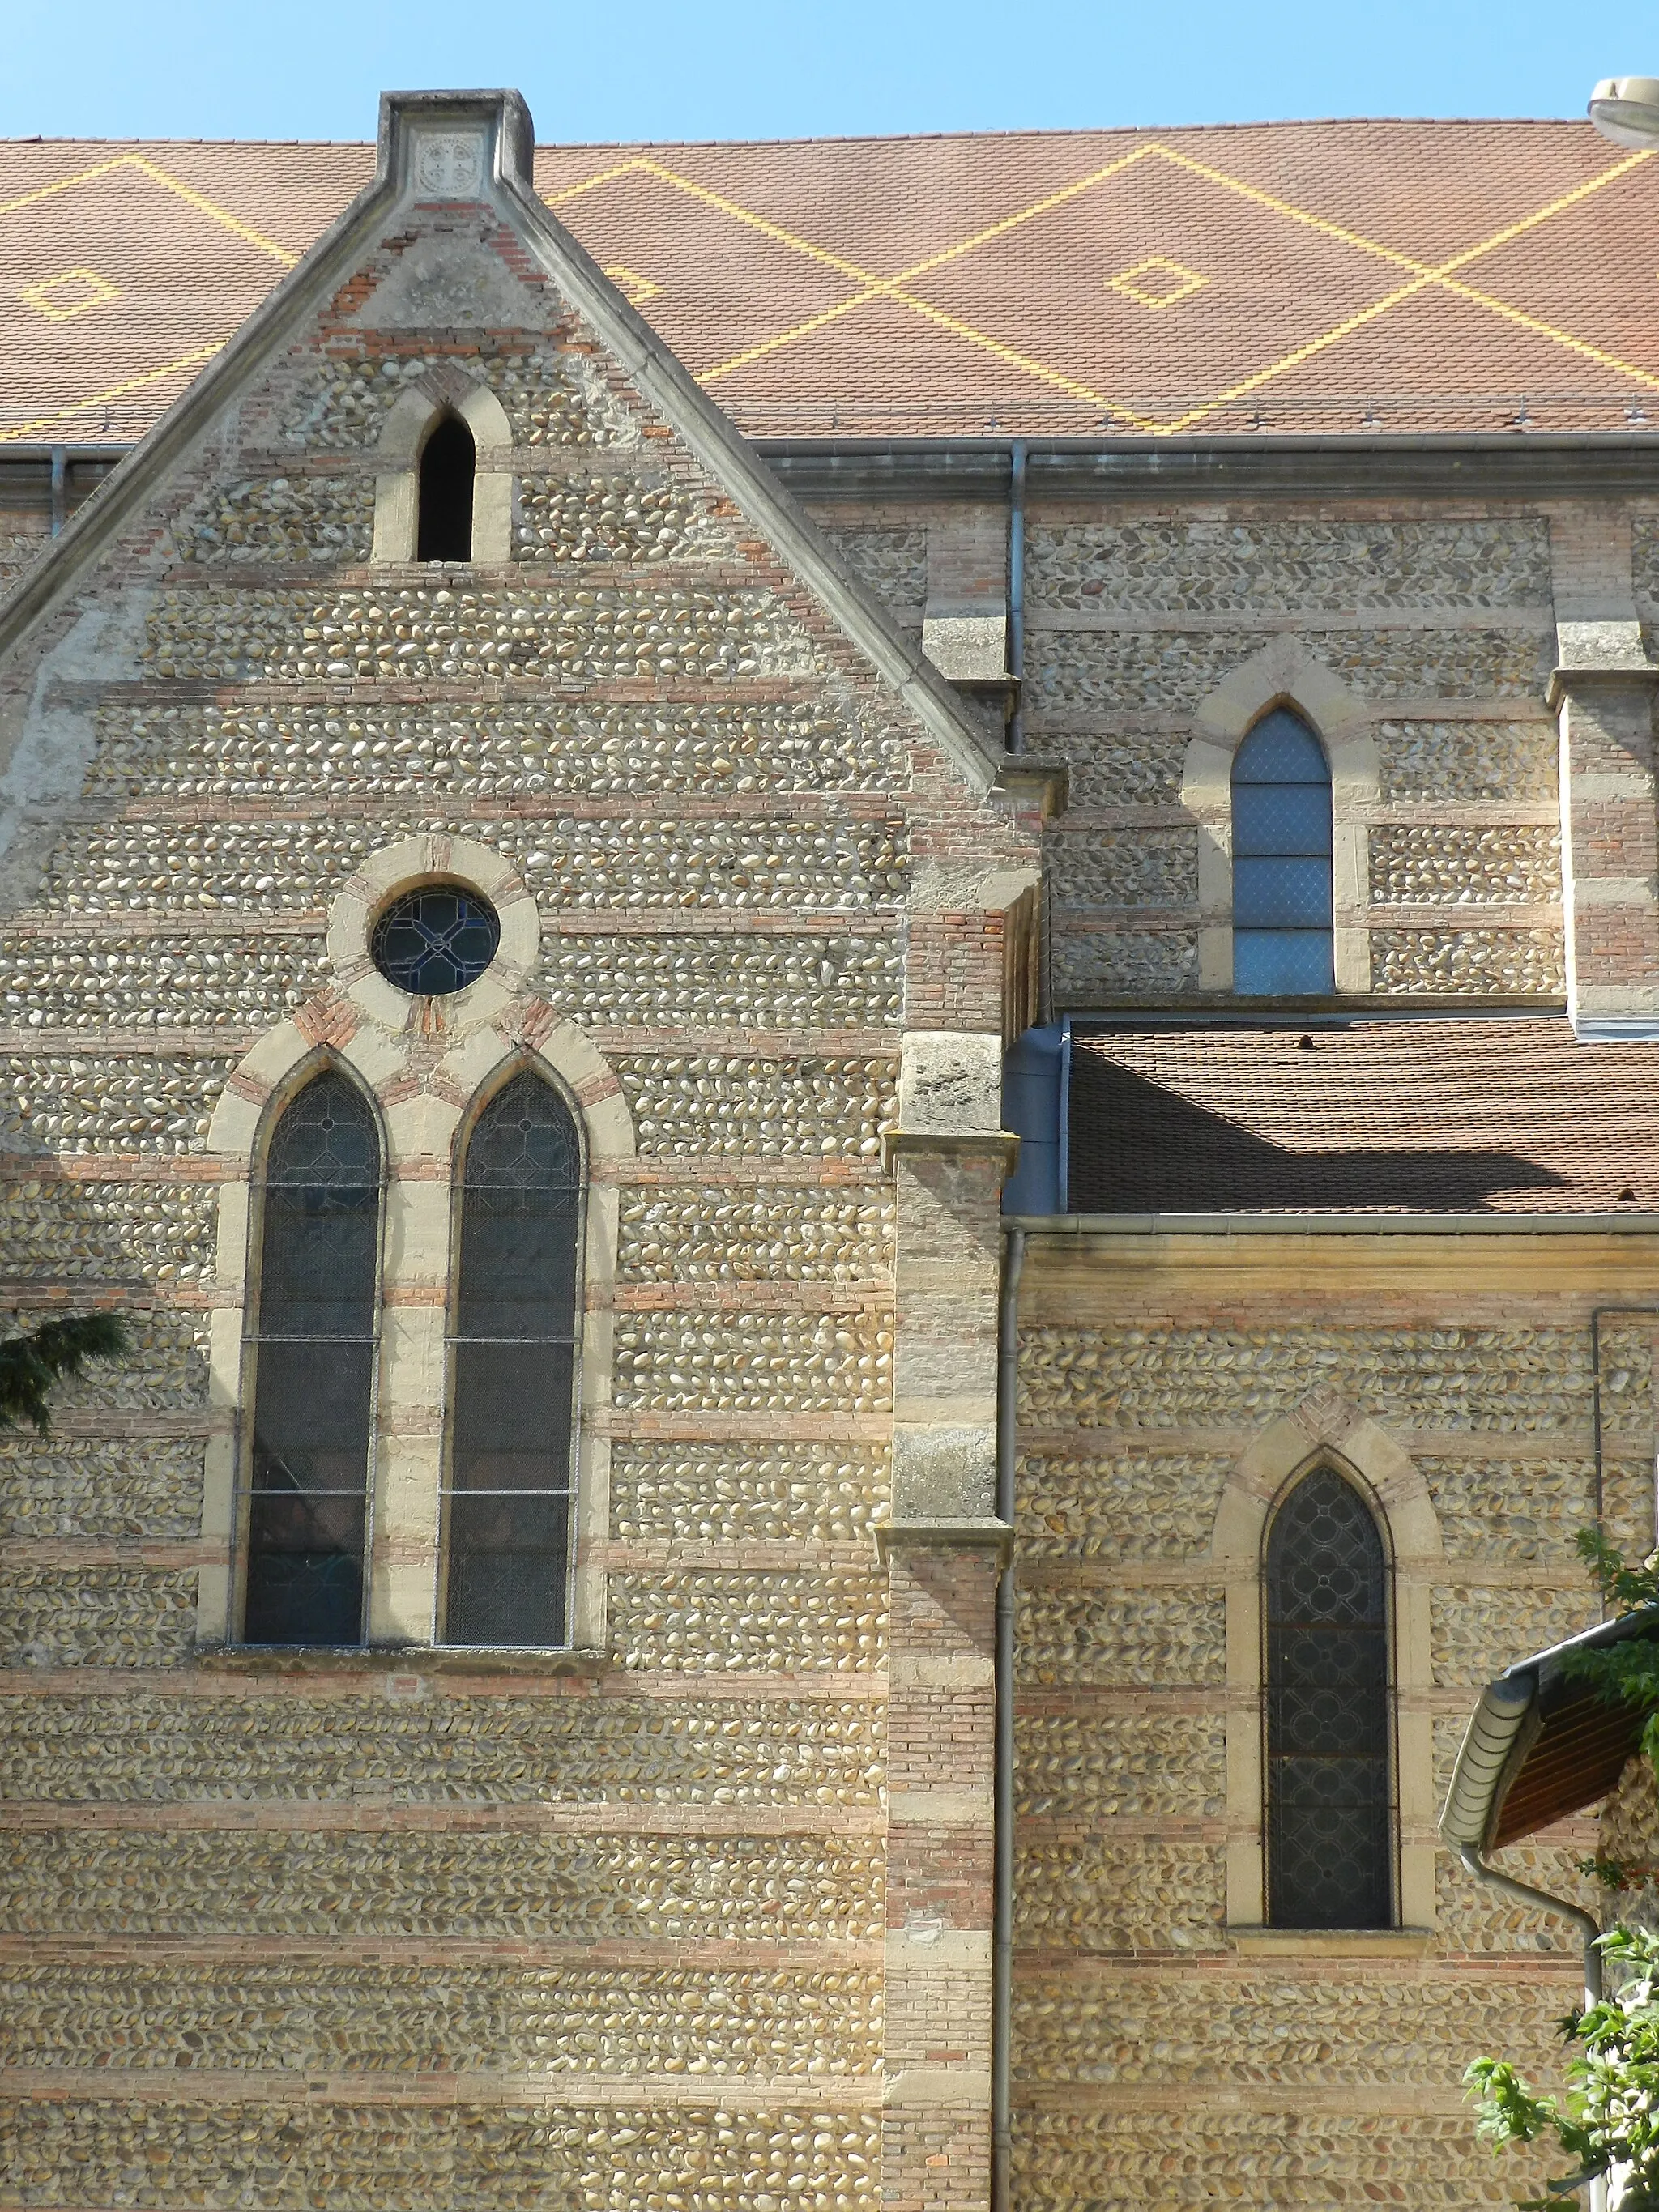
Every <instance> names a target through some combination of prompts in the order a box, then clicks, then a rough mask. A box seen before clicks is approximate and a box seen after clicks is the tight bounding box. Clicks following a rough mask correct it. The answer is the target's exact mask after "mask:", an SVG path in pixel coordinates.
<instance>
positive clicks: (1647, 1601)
mask: <svg viewBox="0 0 1659 2212" xmlns="http://www.w3.org/2000/svg"><path fill="white" fill-rule="evenodd" d="M1578 1551H1579V1555H1580V1557H1581V1558H1582V1559H1583V1561H1584V1563H1585V1565H1587V1566H1588V1567H1589V1571H1590V1573H1591V1574H1592V1576H1593V1577H1595V1581H1596V1583H1598V1584H1599V1586H1600V1588H1601V1595H1602V1597H1603V1598H1604V1599H1605V1600H1606V1601H1607V1604H1608V1606H1609V1607H1611V1608H1613V1609H1614V1610H1616V1611H1617V1612H1618V1613H1644V1612H1647V1611H1649V1610H1650V1609H1655V1608H1659V1553H1655V1554H1654V1556H1653V1557H1652V1558H1651V1559H1648V1560H1645V1561H1644V1563H1643V1564H1642V1565H1640V1566H1635V1567H1632V1566H1628V1565H1626V1562H1625V1560H1624V1559H1623V1558H1622V1557H1621V1555H1620V1553H1618V1552H1616V1551H1614V1550H1613V1547H1612V1546H1611V1545H1610V1544H1609V1543H1608V1542H1607V1540H1606V1538H1605V1537H1604V1536H1603V1535H1602V1534H1601V1532H1600V1530H1599V1529H1595V1528H1586V1529H1584V1530H1583V1531H1582V1532H1581V1533H1580V1535H1579V1538H1578ZM1567 1668H1568V1672H1569V1674H1571V1678H1572V1679H1573V1680H1577V1681H1580V1682H1582V1683H1583V1684H1584V1686H1585V1687H1586V1688H1588V1689H1593V1690H1595V1692H1597V1694H1598V1695H1599V1696H1601V1697H1603V1698H1605V1699H1607V1701H1608V1702H1609V1703H1610V1704H1613V1705H1634V1706H1636V1707H1637V1708H1638V1710H1639V1711H1644V1712H1645V1713H1646V1714H1647V1716H1648V1719H1647V1723H1646V1725H1645V1727H1644V1731H1643V1736H1642V1747H1643V1750H1644V1753H1646V1755H1647V1758H1648V1759H1649V1761H1650V1764H1651V1765H1653V1766H1654V1768H1655V1771H1656V1772H1659V1643H1650V1642H1648V1641H1647V1640H1646V1639H1645V1638H1631V1639H1630V1640H1629V1641H1628V1642H1626V1643H1624V1644H1613V1645H1610V1646H1608V1647H1607V1648H1606V1649H1604V1650H1599V1651H1580V1652H1577V1653H1575V1654H1574V1655H1573V1656H1572V1657H1571V1659H1570V1660H1569V1661H1568V1662H1567ZM1579 1870H1580V1872H1581V1873H1584V1874H1593V1875H1595V1877H1596V1879H1597V1880H1598V1881H1602V1882H1604V1883H1606V1884H1607V1887H1609V1888H1613V1889H1623V1888H1625V1887H1627V1886H1628V1885H1629V1884H1630V1883H1631V1882H1632V1881H1640V1880H1643V1879H1644V1878H1646V1877H1648V1876H1649V1875H1650V1874H1651V1872H1652V1869H1650V1868H1648V1867H1646V1866H1639V1867H1638V1866H1628V1867H1627V1866H1625V1865H1623V1864H1622V1863H1620V1862H1619V1861H1617V1860H1613V1859H1600V1858H1598V1859H1588V1860H1584V1861H1583V1862H1581V1863H1580V1869H1579ZM1601 1954H1602V1957H1603V1958H1604V1960H1607V1963H1608V1964H1609V1965H1611V1966H1613V1968H1614V1969H1615V1970H1616V1972H1617V1974H1618V1976H1619V1977H1620V1987H1619V1989H1618V1991H1617V1994H1616V1995H1614V1996H1610V1997H1607V1998H1606V1999H1605V2000H1604V2001H1603V2002H1601V2003H1600V2004H1598V2005H1595V2006H1592V2007H1591V2008H1590V2009H1589V2011H1587V2012H1575V2013H1571V2014H1570V2015H1568V2017H1567V2018H1566V2019H1565V2021H1562V2023H1561V2033H1562V2036H1563V2038H1564V2039H1565V2042H1566V2043H1567V2045H1568V2046H1569V2056H1568V2058H1567V2061H1566V2072H1567V2080H1568V2088H1567V2093H1566V2096H1565V2100H1562V2101H1559V2102H1558V2100H1556V2099H1555V2098H1553V2097H1535V2096H1534V2095H1533V2093H1532V2092H1531V2091H1530V2090H1529V2089H1528V2087H1527V2086H1526V2084H1525V2082H1524V2081H1522V2079H1521V2076H1520V2075H1518V2074H1517V2073H1516V2070H1515V2069H1514V2067H1513V2066H1510V2065H1508V2064H1507V2063H1504V2061H1503V2060H1502V2059H1498V2058H1477V2059H1476V2060H1475V2061H1474V2064H1473V2065H1472V2066H1471V2067H1470V2068H1469V2069H1468V2072H1467V2073H1466V2074H1465V2075H1464V2076H1463V2079H1464V2080H1465V2081H1466V2082H1468V2085H1469V2091H1470V2094H1471V2095H1472V2096H1474V2097H1475V2098H1477V2099H1478V2100H1479V2106H1480V2134H1481V2136H1483V2137H1484V2138H1485V2139H1486V2141H1487V2142H1490V2143H1491V2144H1492V2148H1493V2149H1494V2150H1495V2151H1496V2150H1503V2149H1506V2148H1508V2147H1509V2146H1510V2144H1512V2143H1529V2142H1537V2141H1538V2140H1539V2138H1540V2137H1541V2136H1545V2137H1547V2136H1554V2138H1555V2140H1556V2142H1558V2143H1559V2145H1560V2147H1561V2149H1562V2151H1563V2152H1564V2153H1565V2155H1566V2156H1567V2157H1568V2158H1570V2159H1571V2160H1573V2161H1574V2162H1575V2165H1576V2166H1577V2171H1576V2172H1572V2173H1570V2174H1567V2175H1565V2177H1564V2178H1563V2179H1560V2180H1559V2181H1552V2182H1551V2183H1550V2184H1549V2185H1548V2188H1549V2194H1548V2195H1547V2196H1546V2197H1530V2198H1528V2199H1527V2200H1526V2202H1525V2203H1523V2204H1522V2208H1521V2212H1568V2208H1570V2207H1571V2208H1574V2212H1576V2204H1575V2200H1574V2198H1573V2197H1572V2196H1571V2193H1570V2192H1571V2191H1573V2190H1574V2189H1577V2188H1579V2187H1581V2186H1582V2185H1583V2184H1584V2183H1585V2182H1586V2181H1589V2180H1592V2179H1595V2177H1596V2176H1597V2175H1599V2174H1606V2173H1607V2172H1610V2171H1611V2170H1612V2169H1613V2168H1614V2167H1617V2168H1619V2169H1620V2179H1621V2181H1622V2191H1621V2194H1620V2198H1619V2212H1659V1999H1656V1996H1655V1985H1656V1982H1659V1936H1654V1935H1650V1934H1649V1933H1648V1932H1647V1931H1646V1930H1644V1929H1633V1928H1614V1929H1610V1930H1609V1931H1608V1933H1607V1935H1605V1936H1602V1938H1601Z"/></svg>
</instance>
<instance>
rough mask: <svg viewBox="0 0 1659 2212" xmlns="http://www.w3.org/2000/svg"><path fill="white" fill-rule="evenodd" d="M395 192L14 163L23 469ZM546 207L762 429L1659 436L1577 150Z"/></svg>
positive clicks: (1598, 188)
mask: <svg viewBox="0 0 1659 2212" xmlns="http://www.w3.org/2000/svg"><path fill="white" fill-rule="evenodd" d="M371 168H372V155H371V152H370V149H368V147H366V146H331V145H273V144H268V143H121V144H112V143H107V142H99V141H84V142H76V141H67V140H53V141H49V142H46V143H40V142H26V143H17V142H12V143H0V298H3V299H4V300H5V301H7V303H8V307H9V314H8V317H7V322H6V331H7V335H6V338H5V341H4V349H5V351H4V358H5V364H6V366H5V374H4V376H3V379H0V441H4V440H7V439H9V440H13V441H15V440H20V439H28V440H34V441H42V440H49V439H74V440H88V439H93V438H96V437H100V436H103V437H108V438H111V439H112V440H116V441H125V440H127V439H130V438H131V437H133V436H135V435H137V434H138V433H139V432H140V431H142V430H143V428H145V427H147V425H148V424H149V422H152V421H153V420H154V419H155V416H157V415H158V414H159V413H160V412H161V410H162V408H163V407H165V406H166V405H167V403H168V402H169V401H171V400H172V399H173V398H175V397H176V396H177V394H178V393H179V391H181V390H182V389H183V388H184V386H185V385H186V384H187V383H188V382H189V380H190V379H191V376H192V375H193V374H195V372H196V369H197V368H198V367H199V366H200V365H201V363H202V362H203V361H204V359H205V358H206V357H207V356H208V355H209V354H210V353H211V351H212V350H213V349H215V348H216V347H217V346H218V345H220V344H221V343H223V341H224V339H225V338H226V337H228V335H229V333H230V331H232V330H233V329H234V327H235V326H236V325H237V324H238V323H239V322H240V321H241V320H242V319H244V318H245V317H246V315H247V314H248V313H250V312H251V310H252V308H253V307H255V306H257V305H258V301H259V300H260V299H261V298H263V297H264V294H265V293H266V292H267V291H268V290H269V289H270V285H271V284H272V283H273V282H274V281H275V280H276V277H277V276H280V274H281V273H282V270H283V269H284V268H285V267H287V266H288V265H289V264H290V263H291V260H292V259H293V258H294V257H295V255H297V254H298V253H299V252H301V251H303V249H304V248H305V247H306V246H307V245H309V244H310V243H311V241H312V240H313V239H314V238H315V237H316V236H317V235H318V234H319V232H320V231H321V230H322V229H323V228H324V227H325V225H326V224H327V223H328V222H330V221H331V219H332V217H333V216H335V215H337V213H338V212H339V210H341V208H343V206H344V205H345V204H346V202H347V201H348V200H349V198H350V197H352V195H353V194H354V193H355V192H356V191H357V190H358V189H359V188H360V187H361V186H362V185H363V184H364V183H365V182H366V181H367V179H368V176H369V174H370V172H371ZM537 181H538V186H539V188H540V189H541V191H543V193H544V195H545V196H546V197H548V198H549V199H550V201H551V202H552V204H553V205H554V207H555V209H556V211H557V213H558V214H559V215H560V216H561V217H562V220H563V221H564V222H568V224H569V226H570V228H572V229H573V230H574V232H575V234H576V235H577V236H578V237H579V238H580V240H582V242H583V244H584V245H586V246H587V247H588V248H589V250H590V251H591V252H592V253H593V254H594V255H595V256H596V257H597V258H598V259H599V261H600V262H601V263H602V264H604V265H605V266H606V267H608V268H610V269H611V270H613V272H617V273H618V276H619V281H620V282H622V283H623V285H624V287H625V289H628V290H629V293H630V295H632V296H633V297H634V298H635V301H636V303H637V304H638V305H639V306H640V307H641V310H642V312H643V313H645V314H646V315H647V317H648V318H649V319H651V320H652V321H653V323H654V324H655V325H657V327H658V328H659V331H661V332H662V334H663V336H664V337H665V338H666V339H667V341H668V342H669V343H670V344H671V345H672V346H673V347H674V349H676V351H677V352H678V353H679V354H680V356H681V357H682V358H683V359H684V361H685V362H686V363H687V365H688V366H689V367H690V368H691V369H692V370H693V371H694V372H695V373H696V374H698V375H699V376H701V377H702V379H703V380H704V381H705V383H706V384H707V386H708V389H709V390H710V391H711V392H713V393H714V395H715V396H716V397H717V398H719V399H720V401H721V402H722V404H724V405H725V406H726V408H727V409H728V410H730V411H731V413H732V415H733V416H735V418H736V419H737V421H738V422H739V423H740V424H741V425H742V427H743V428H745V429H747V430H749V431H750V433H751V434H754V435H776V436H785V435H799V436H815V435H826V434H829V433H834V432H840V433H842V434H858V433H864V434H869V435H899V436H908V435H926V434H930V433H932V434H945V433H950V434H974V433H979V432H981V431H983V430H985V429H987V428H989V427H992V426H994V427H995V428H997V429H999V430H1000V431H1002V432H1005V433H1013V432H1026V433H1030V434H1032V435H1045V434H1046V435H1060V434H1067V435H1070V434H1085V435H1097V434H1098V433H1099V432H1100V431H1101V429H1102V428H1110V429H1112V430H1115V431H1127V432H1143V433H1145V432H1150V433H1153V434H1168V433H1179V432H1185V433H1189V434H1192V435H1213V434H1220V433H1226V432H1237V431H1240V430H1248V429H1249V428H1251V427H1252V426H1255V427H1261V428H1270V429H1272V430H1274V431H1291V432H1295V431H1319V432H1323V433H1328V432H1333V431H1358V430H1360V429H1361V428H1371V429H1380V430H1382V431H1384V432H1387V431H1392V430H1455V431H1496V430H1502V429H1504V428H1506V427H1508V426H1509V425H1510V422H1512V420H1513V418H1514V417H1515V416H1516V414H1517V413H1518V412H1519V411H1520V410H1521V405H1522V401H1524V402H1525V403H1526V412H1527V414H1528V416H1529V418H1530V420H1531V421H1532V422H1534V423H1535V424H1536V425H1537V426H1538V427H1539V428H1558V429H1602V430H1620V429H1623V428H1626V419H1627V410H1632V409H1636V408H1638V406H1639V405H1640V404H1641V403H1643V402H1644V400H1645V401H1647V402H1650V403H1651V404H1649V405H1648V406H1647V407H1646V409H1645V411H1646V412H1648V413H1651V414H1652V415H1654V416H1655V418H1656V420H1659V300H1656V298H1655V296H1654V294H1653V289H1652V287H1651V286H1649V285H1641V286H1636V285H1632V283H1630V282H1629V271H1630V269H1631V268H1632V265H1641V266H1645V265H1646V264H1644V263H1642V262H1641V259H1640V257H1641V255H1642V254H1643V253H1644V252H1648V250H1649V248H1650V244H1651V241H1652V240H1653V239H1654V238H1655V237H1656V236H1659V166H1656V165H1655V162H1654V160H1653V157H1652V156H1651V155H1645V154H1635V155H1631V154H1625V153H1621V152H1620V150H1619V149H1617V148H1614V147H1612V146H1609V145H1608V144H1607V143H1606V142H1605V141H1604V140H1602V139H1601V138H1599V137H1596V135H1595V132H1594V131H1591V130H1590V129H1589V126H1588V125H1583V124H1573V123H1411V122H1339V123H1297V124H1273V125H1240V126H1234V127H1231V128H1214V129H1204V130H1180V131H1157V132H1154V131H1070V132H1054V133H1017V132H1011V133H1006V134H994V135H988V136H983V137H932V138H888V139H880V138H878V139H826V140H804V141H797V142H787V143H761V144H738V145H718V144H710V145H683V146H666V145H663V146H633V147H596V146H552V147H544V148H542V149H539V150H538V155H537ZM1633 256H1634V257H1635V260H1634V262H1633V261H1632V257H1633Z"/></svg>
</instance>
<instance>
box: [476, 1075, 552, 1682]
mask: <svg viewBox="0 0 1659 2212" xmlns="http://www.w3.org/2000/svg"><path fill="white" fill-rule="evenodd" d="M581 1196H582V1190H581V1143H580V1137H579V1135H578V1133H577V1129H576V1124H575V1121H574V1116H573V1115H572V1114H571V1112H570V1109H569V1108H568V1106H567V1105H566V1103H565V1102H564V1100H563V1099H562V1097H560V1095H559V1094H558V1092H557V1091H555V1090H554V1089H553V1087H552V1085H550V1084H548V1083H546V1082H544V1081H543V1079H541V1077H540V1076H538V1075H536V1074H534V1073H532V1072H531V1071H530V1070H528V1069H526V1070H524V1071H523V1072H522V1073H520V1074H518V1075H515V1076H513V1078H512V1079H511V1080H510V1081H509V1082H508V1083H507V1084H506V1085H504V1086H503V1087H502V1088H501V1091H498V1092H497V1093H496V1095H495V1097H494V1098H493V1099H492V1100H491V1101H490V1102H489V1105H488V1106H487V1107H486V1108H485V1109H484V1110H483V1113H482V1114H481V1115H479V1117H478V1120H477V1123H476V1125H475V1126H474V1127H473V1129H472V1132H471V1137H470V1139H468V1141H467V1145H466V1152H465V1163H464V1166H463V1170H462V1174H461V1178H460V1229H459V1251H460V1265H459V1272H458V1281H457V1286H456V1299H455V1318H454V1329H453V1339H452V1343H451V1354H452V1363H451V1375H452V1396H451V1407H452V1411H451V1417H450V1425H449V1464H448V1468H447V1477H446V1482H445V1521H446V1528H445V1543H444V1550H445V1559H446V1570H445V1593H444V1637H445V1640H446V1641H447V1642H448V1643H451V1644H562V1643H563V1642H564V1640H565V1613H566V1585H567V1583H568V1576H569V1557H570V1513H571V1442H572V1436H573V1431H574V1401H575V1386H576V1370H575V1360H576V1315H577V1294H578V1290H579V1287H580V1265H579V1259H578V1255H579V1251H580V1232H581Z"/></svg>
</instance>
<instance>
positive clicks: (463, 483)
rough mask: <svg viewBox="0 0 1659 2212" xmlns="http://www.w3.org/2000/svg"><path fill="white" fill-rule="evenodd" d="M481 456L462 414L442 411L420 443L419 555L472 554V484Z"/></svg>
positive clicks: (451, 557) (460, 557)
mask: <svg viewBox="0 0 1659 2212" xmlns="http://www.w3.org/2000/svg"><path fill="white" fill-rule="evenodd" d="M477 462H478V457H477V448H476V447H474V445H473V442H472V433H471V430H469V429H468V428H467V427H466V425H465V422H462V420H461V418H460V416H459V415H443V416H440V417H439V419H438V421H437V422H435V423H434V425H433V427H432V431H431V434H430V435H429V436H428V439H427V441H426V444H425V445H424V446H423V447H422V449H421V483H420V501H421V507H420V524H419V527H418V529H417V532H416V551H415V557H416V560H417V561H470V560H471V558H472V488H473V483H474V479H475V478H476V477H477Z"/></svg>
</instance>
